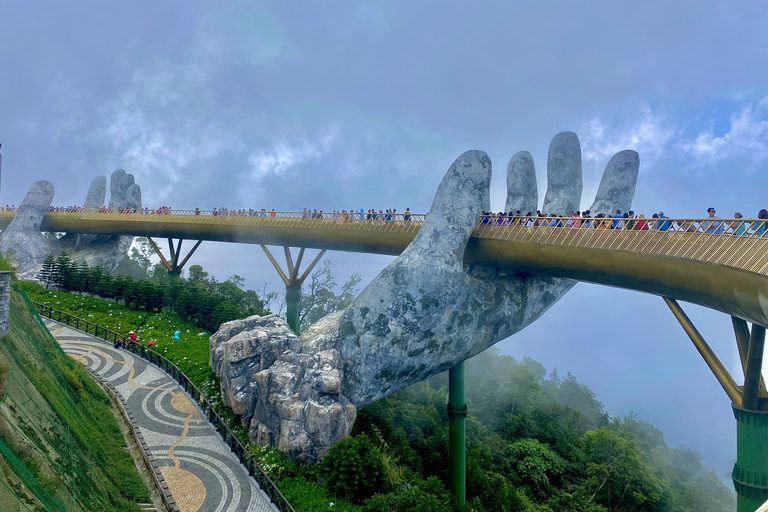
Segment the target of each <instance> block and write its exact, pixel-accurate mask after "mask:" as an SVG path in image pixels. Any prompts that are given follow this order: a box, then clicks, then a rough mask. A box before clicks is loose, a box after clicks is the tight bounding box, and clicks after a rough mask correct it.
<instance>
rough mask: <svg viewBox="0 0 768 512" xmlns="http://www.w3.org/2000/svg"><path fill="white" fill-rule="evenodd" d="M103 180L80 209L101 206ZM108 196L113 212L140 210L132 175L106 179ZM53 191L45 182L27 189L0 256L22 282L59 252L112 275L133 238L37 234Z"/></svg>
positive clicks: (94, 184) (119, 174)
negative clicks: (124, 207) (108, 183)
mask: <svg viewBox="0 0 768 512" xmlns="http://www.w3.org/2000/svg"><path fill="white" fill-rule="evenodd" d="M106 188H107V179H106V178H105V177H103V176H99V177H97V178H95V179H94V180H93V182H92V183H91V186H90V188H89V189H88V195H87V196H86V199H85V203H84V206H86V207H90V208H99V207H101V206H103V205H104V199H105V196H106ZM110 189H111V191H112V196H111V198H110V201H109V204H110V207H112V206H111V205H116V206H114V207H115V208H119V207H123V206H128V207H131V208H141V188H140V187H139V186H138V185H136V184H135V183H134V178H133V175H132V174H126V173H125V171H124V170H122V169H118V170H116V171H115V172H113V173H112V176H111V178H110ZM53 194H54V188H53V185H52V184H51V183H49V182H47V181H37V182H35V183H34V184H33V185H32V187H31V188H30V189H29V192H28V193H27V197H26V198H25V199H24V201H23V202H22V203H21V206H19V210H18V212H17V213H16V217H15V218H14V219H13V221H11V224H10V225H9V226H8V228H7V229H6V230H5V232H4V233H3V235H2V237H0V252H2V253H3V254H5V256H6V257H7V258H8V259H9V260H10V262H11V263H12V264H13V266H14V267H15V268H16V270H17V272H18V274H19V276H20V277H22V278H23V279H35V278H36V277H37V274H38V272H39V271H40V268H41V267H42V264H43V260H44V259H45V257H46V256H48V255H49V254H53V255H54V256H55V255H57V254H58V253H59V252H60V251H61V250H62V249H66V250H67V252H69V255H70V257H71V258H72V260H73V261H84V262H86V263H87V264H88V265H89V266H92V267H93V266H97V265H99V266H101V267H103V268H104V269H106V270H107V271H112V270H113V269H114V268H115V267H117V265H118V264H119V263H120V262H121V261H122V260H123V259H124V258H126V257H127V254H128V249H129V248H130V247H131V243H132V242H133V237H130V236H96V235H88V234H74V233H70V234H66V235H64V236H63V237H62V238H60V239H58V240H55V239H53V238H51V237H48V236H46V235H45V234H43V233H41V232H40V225H41V223H42V221H43V216H45V213H46V212H47V210H48V207H49V206H50V205H51V202H52V201H53Z"/></svg>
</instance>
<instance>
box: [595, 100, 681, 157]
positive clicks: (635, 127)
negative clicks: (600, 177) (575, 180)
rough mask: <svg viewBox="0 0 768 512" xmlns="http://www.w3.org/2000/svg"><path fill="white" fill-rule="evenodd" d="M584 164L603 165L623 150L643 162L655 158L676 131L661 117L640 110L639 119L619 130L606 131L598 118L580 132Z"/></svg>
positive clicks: (677, 130) (677, 129)
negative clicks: (629, 150) (631, 152)
mask: <svg viewBox="0 0 768 512" xmlns="http://www.w3.org/2000/svg"><path fill="white" fill-rule="evenodd" d="M582 132H583V133H586V136H584V137H582V156H583V158H584V160H594V161H605V160H606V158H610V157H611V156H613V155H614V154H615V153H617V152H619V151H621V150H624V149H634V150H635V151H637V152H638V153H640V154H641V155H642V157H643V158H648V157H649V156H650V157H651V158H659V157H660V156H661V155H662V154H663V153H664V151H665V150H667V149H668V148H669V145H670V143H671V142H672V141H673V140H675V138H676V137H678V136H679V128H678V127H677V126H676V125H675V124H674V123H672V122H671V121H670V120H669V119H667V118H666V117H665V116H663V115H660V114H659V113H655V112H653V111H651V109H650V108H648V107H643V108H642V109H641V112H640V118H639V119H637V120H633V121H632V122H631V123H630V124H629V125H628V126H625V127H623V128H618V129H617V128H610V127H607V126H606V125H605V123H604V122H602V121H601V120H600V119H598V118H593V119H592V120H590V121H589V122H588V123H587V124H586V126H585V127H584V128H583V129H582Z"/></svg>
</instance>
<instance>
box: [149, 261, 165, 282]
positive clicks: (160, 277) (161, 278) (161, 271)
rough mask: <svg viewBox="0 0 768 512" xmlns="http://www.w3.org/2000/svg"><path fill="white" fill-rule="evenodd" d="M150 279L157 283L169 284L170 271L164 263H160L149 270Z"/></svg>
mask: <svg viewBox="0 0 768 512" xmlns="http://www.w3.org/2000/svg"><path fill="white" fill-rule="evenodd" d="M149 278H150V279H151V280H152V281H153V282H155V283H163V284H168V269H167V268H166V267H165V265H164V264H163V262H162V261H158V262H157V263H155V264H154V265H153V266H152V268H150V269H149Z"/></svg>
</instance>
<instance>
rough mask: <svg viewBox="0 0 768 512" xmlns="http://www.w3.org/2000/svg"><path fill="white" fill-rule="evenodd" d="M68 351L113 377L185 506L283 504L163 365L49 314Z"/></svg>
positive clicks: (203, 511)
mask: <svg viewBox="0 0 768 512" xmlns="http://www.w3.org/2000/svg"><path fill="white" fill-rule="evenodd" d="M45 324H46V326H47V327H48V329H49V330H50V331H51V334H53V336H54V337H55V338H56V340H57V341H58V342H59V344H60V345H61V347H62V348H63V349H64V352H66V353H67V354H69V355H70V356H71V357H73V358H74V359H75V360H77V361H79V362H81V363H83V364H84V365H85V366H86V367H87V368H89V369H91V370H92V371H93V372H95V373H96V374H98V375H99V376H100V377H101V378H102V379H104V380H105V381H106V382H107V383H109V384H110V385H111V387H112V389H114V390H115V391H116V392H117V393H118V395H120V397H122V399H123V400H124V401H123V405H124V406H125V408H126V410H127V411H128V414H129V416H130V417H131V420H132V421H133V423H134V428H135V429H136V431H137V434H138V435H139V436H143V441H144V442H143V443H142V445H143V446H144V448H145V450H146V451H147V452H148V455H149V456H150V458H151V459H154V462H153V463H152V464H153V466H155V465H157V467H158V469H159V471H160V473H161V474H162V476H163V478H164V479H165V482H166V483H167V484H168V488H169V490H170V493H171V495H172V496H173V499H174V500H175V501H176V504H177V505H178V507H179V510H180V511H181V512H197V511H200V512H226V511H232V512H235V511H237V512H240V511H248V512H262V511H264V512H267V511H268V512H275V511H276V510H277V509H276V508H275V507H274V506H273V505H272V504H271V503H270V501H269V498H268V497H267V496H266V495H265V494H264V493H263V492H262V491H261V490H260V489H259V486H258V484H257V483H256V481H255V480H254V479H253V478H251V477H250V476H248V472H247V471H246V470H245V468H244V467H243V466H242V465H241V464H240V462H239V461H238V460H237V458H235V456H234V454H233V453H232V452H231V451H230V449H229V447H227V445H226V444H225V443H224V441H222V439H221V437H220V436H219V435H218V434H217V433H216V430H215V429H214V428H213V426H212V425H211V424H210V423H208V421H207V420H206V419H205V416H204V415H203V413H202V411H201V410H200V409H199V408H198V407H197V405H196V404H195V403H194V402H193V400H192V399H191V398H190V397H189V395H187V394H186V392H185V391H184V389H183V388H181V387H180V386H179V385H178V384H177V383H176V381H174V380H173V379H172V378H171V377H170V376H169V375H168V374H167V373H165V372H164V371H163V370H161V369H160V368H158V367H156V366H155V365H153V364H151V363H149V362H148V361H146V360H144V359H141V358H140V357H136V356H134V355H133V354H131V353H130V352H128V351H125V350H119V349H115V348H114V347H113V346H112V344H110V343H107V342H105V341H104V340H101V339H99V338H96V337H94V336H91V335H89V334H85V333H83V332H81V331H77V330H75V329H72V328H70V327H67V326H66V325H64V324H60V323H58V322H54V321H52V320H49V319H45Z"/></svg>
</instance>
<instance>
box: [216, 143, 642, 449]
mask: <svg viewBox="0 0 768 512" xmlns="http://www.w3.org/2000/svg"><path fill="white" fill-rule="evenodd" d="M524 156H525V155H522V156H518V155H516V157H515V158H516V159H517V160H515V158H513V162H510V166H509V173H508V179H509V180H510V182H511V184H510V185H508V190H509V191H510V192H511V193H514V194H521V195H524V197H517V198H508V200H507V203H506V204H507V205H511V204H519V205H521V206H522V205H535V204H537V203H538V198H537V197H536V196H537V192H536V187H535V186H531V179H532V178H531V177H532V170H533V163H532V160H531V161H530V163H528V162H526V161H525V160H526V159H525V158H524ZM611 162H612V163H611V164H609V165H608V167H606V170H605V173H604V175H603V181H602V183H601V187H600V189H599V191H598V195H597V197H596V199H595V204H596V205H610V206H611V207H612V208H613V209H616V208H620V209H622V210H626V209H629V206H630V204H631V200H632V195H633V193H634V187H635V182H636V180H637V172H638V167H639V159H638V158H637V154H636V153H635V152H633V151H625V152H621V153H619V154H617V155H616V156H614V158H613V159H612V160H611ZM490 178H491V162H490V159H489V158H488V156H487V155H486V154H485V153H483V152H481V151H468V152H466V153H464V154H463V155H461V156H460V157H459V158H457V159H456V161H455V162H454V163H453V165H451V167H450V169H449V170H448V172H447V173H446V175H445V177H444V178H443V180H442V182H441V183H440V186H439V187H438V190H437V192H436V194H435V198H434V201H433V203H432V207H431V208H430V210H429V215H428V216H427V220H426V221H425V223H424V225H423V226H422V228H421V230H420V231H419V233H418V234H417V236H416V237H415V238H414V240H413V242H412V243H411V244H410V245H409V246H408V247H407V248H406V249H405V251H403V253H402V254H401V255H400V256H399V257H398V258H397V259H396V260H395V261H393V262H392V263H391V264H390V265H388V266H387V267H386V268H385V269H384V270H383V271H382V272H381V273H380V274H379V275H378V276H377V277H376V278H375V279H374V280H373V281H372V282H371V284H370V285H368V286H367V287H366V288H365V290H363V291H362V292H361V294H360V295H359V296H358V297H357V298H356V299H355V300H354V301H353V302H352V304H351V305H350V306H349V307H348V308H347V309H346V310H344V311H341V312H338V313H335V314H333V315H329V316H328V317H326V318H324V319H322V320H321V321H320V322H318V323H317V324H315V325H313V326H312V327H311V328H310V329H309V330H308V331H307V332H306V333H304V334H303V335H302V336H301V338H296V337H294V336H292V335H290V333H289V332H288V331H289V329H288V327H287V325H285V323H284V322H283V323H281V322H279V321H278V320H277V319H275V318H274V317H265V318H257V317H252V318H249V319H247V320H245V321H242V322H240V323H232V324H226V326H224V327H223V328H222V330H220V331H219V332H218V333H216V335H214V336H212V337H211V365H212V367H213V369H214V371H215V372H216V374H217V375H218V376H219V377H220V379H221V381H222V389H223V392H224V398H225V400H226V401H227V403H229V404H230V405H232V407H233V409H235V411H236V412H238V413H239V414H242V415H243V419H244V421H245V423H246V425H248V426H249V427H250V429H251V437H252V438H253V439H256V440H259V441H261V442H266V441H269V442H271V443H272V444H274V445H276V446H278V447H279V448H280V449H281V450H283V451H284V452H286V453H290V454H291V455H293V456H294V457H297V458H299V459H314V458H316V457H318V456H321V455H322V454H323V453H324V452H325V451H326V450H327V449H328V448H329V447H330V445H331V444H332V443H333V442H335V441H336V440H338V439H339V438H341V437H343V436H344V435H346V434H348V433H349V430H350V429H351V427H352V421H351V420H352V419H354V411H355V410H356V409H355V408H362V407H365V406H367V405H369V404H371V403H373V402H374V401H376V400H379V399H381V398H384V397H386V396H387V395H389V394H391V393H394V392H395V391H398V390H400V389H402V388H404V387H406V386H409V385H411V384H414V383H416V382H419V381H421V380H423V379H425V378H427V377H429V376H431V375H434V374H436V373H439V372H441V371H444V370H447V369H448V368H451V367H452V366H454V365H455V364H456V363H458V362H461V361H463V360H465V359H467V358H469V357H472V356H473V355H476V354H478V353H479V352H481V351H483V350H485V349H486V348H488V347H490V346H491V345H493V344H494V343H496V342H498V341H500V340H502V339H504V338H507V337H509V336H511V335H512V334H514V333H515V332H517V331H519V330H520V329H522V328H524V327H526V326H527V325H529V324H530V323H532V322H533V321H534V320H536V319H537V318H538V317H539V316H541V315H542V314H544V312H546V311H547V309H549V308H550V307H551V306H552V305H553V304H554V303H555V302H556V301H557V300H558V299H559V298H560V297H562V296H563V295H564V294H565V293H566V292H567V291H568V290H570V289H571V287H573V285H574V284H575V282H574V281H570V280H566V279H558V278H552V277H548V276H538V275H530V274H509V273H504V272H500V271H498V270H494V269H487V268H472V269H470V268H468V267H467V266H465V265H464V262H463V259H464V249H465V247H466V244H467V242H468V240H469V238H470V235H471V233H472V230H473V229H474V227H475V224H476V222H477V220H478V218H479V216H480V213H481V212H482V211H488V210H489V209H490V204H489V203H490V200H489V196H490V193H489V186H490ZM547 178H548V189H547V193H546V196H545V199H544V205H543V207H542V210H543V211H545V212H548V213H556V214H568V212H569V211H570V210H576V209H578V208H579V202H580V199H581V188H582V186H581V149H580V147H579V141H578V138H577V137H576V135H575V134H573V133H570V132H565V133H561V134H558V135H557V136H556V137H555V138H554V139H553V142H552V144H551V145H550V152H549V160H548V166H547ZM533 182H534V183H535V178H534V179H533ZM603 185H605V186H603ZM337 383H338V384H337ZM337 389H338V392H337V391H336V390H337Z"/></svg>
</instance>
